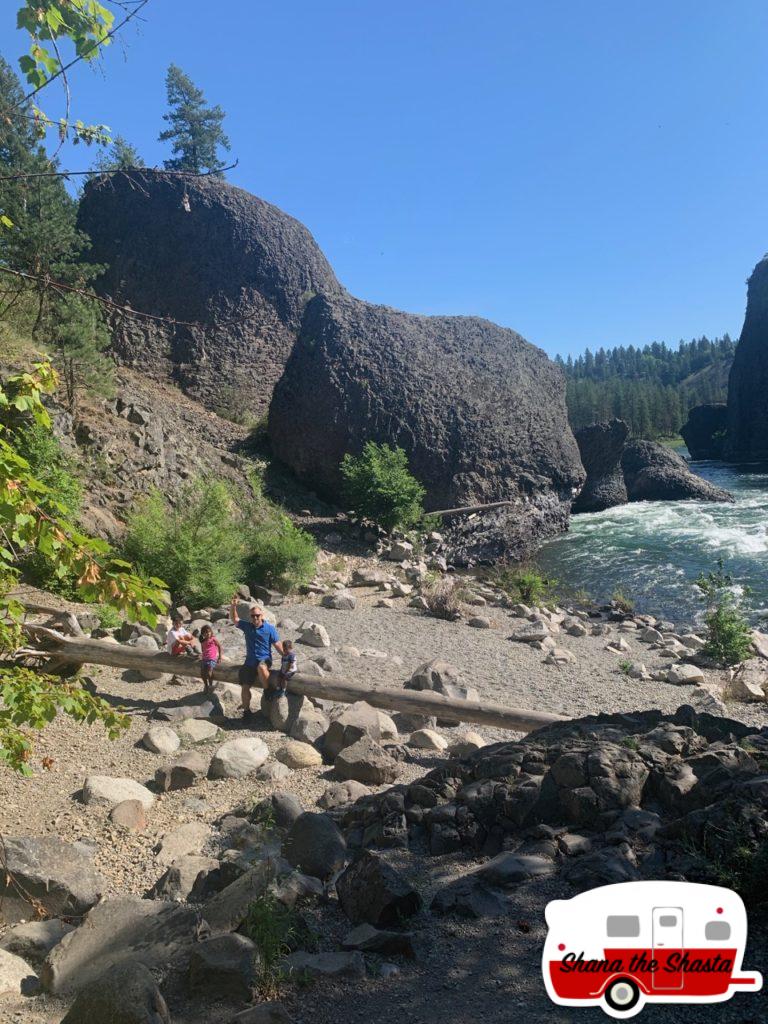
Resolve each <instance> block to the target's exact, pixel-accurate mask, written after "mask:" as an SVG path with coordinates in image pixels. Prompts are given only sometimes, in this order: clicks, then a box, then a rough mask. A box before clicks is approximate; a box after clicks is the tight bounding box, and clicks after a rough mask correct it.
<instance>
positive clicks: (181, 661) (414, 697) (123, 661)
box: [18, 625, 566, 732]
mask: <svg viewBox="0 0 768 1024" xmlns="http://www.w3.org/2000/svg"><path fill="white" fill-rule="evenodd" d="M24 631H25V632H26V634H27V635H28V636H29V637H30V639H32V640H33V641H34V642H35V644H36V647H35V649H29V648H27V649H24V650H23V651H19V652H18V654H19V655H20V656H24V657H27V658H28V657H39V658H56V659H57V660H59V661H61V660H63V661H70V662H76V663H81V664H91V665H107V666H111V667H112V668H133V669H139V670H142V671H149V672H170V673H173V674H174V675H178V676H189V677H191V678H199V676H200V662H199V661H197V660H196V659H192V658H188V657H185V656H180V657H174V656H173V655H171V654H165V653H163V652H159V653H156V654H155V653H152V652H151V651H145V650H142V649H141V648H137V647H127V646H123V645H121V644H111V643H106V642H105V641H103V640H91V639H87V638H86V639H82V640H81V639H70V638H69V637H65V636H62V634H61V633H58V632H56V630H53V629H48V628H46V627H43V626H33V625H27V626H24ZM239 671H240V666H239V665H236V664H232V663H231V662H230V663H226V662H225V663H220V664H219V665H218V666H217V667H216V670H215V672H214V674H213V678H214V680H215V681H219V682H225V683H235V684H237V683H239ZM288 690H289V691H290V692H291V693H297V694H302V695H303V696H305V697H315V698H319V699H320V700H333V701H340V702H341V703H344V704H353V703H354V702H355V701H358V700H364V701H367V702H368V704H371V705H372V706H373V707H375V708H381V709H382V710H383V711H403V712H405V713H406V714H414V715H428V716H429V715H435V716H437V717H438V718H442V719H445V720H447V721H453V722H474V723H476V724H478V725H489V726H493V727H494V728H496V729H512V730H514V731H515V732H532V731H533V730H534V729H540V728H541V727H542V726H545V725H551V724H552V723H553V722H563V721H566V719H565V718H564V717H563V716H562V715H553V714H550V713H549V712H547V711H529V710H527V709H525V708H510V707H505V706H504V705H503V704H491V703H488V702H486V701H473V700H455V699H453V698H450V697H444V696H443V695H442V694H440V693H433V692H432V691H430V690H383V689H378V690H377V689H372V688H371V687H369V686H365V685H363V684H361V683H351V682H349V681H347V680H345V679H339V678H338V677H337V676H331V675H326V676H323V677H322V678H318V677H316V676H306V675H302V674H301V673H300V672H297V673H296V675H295V676H293V677H292V678H291V679H290V680H289V681H288Z"/></svg>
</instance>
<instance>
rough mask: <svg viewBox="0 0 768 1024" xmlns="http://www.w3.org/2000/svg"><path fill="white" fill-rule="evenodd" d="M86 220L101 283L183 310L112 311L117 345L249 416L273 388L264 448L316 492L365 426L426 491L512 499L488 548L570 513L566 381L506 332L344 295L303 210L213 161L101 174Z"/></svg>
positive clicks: (142, 363)
mask: <svg viewBox="0 0 768 1024" xmlns="http://www.w3.org/2000/svg"><path fill="white" fill-rule="evenodd" d="M80 226H81V227H82V228H83V230H85V231H86V232H88V234H89V235H90V236H91V239H92V241H93V251H92V258H93V259H94V260H95V261H97V262H100V263H104V264H106V266H107V269H106V270H105V272H104V274H103V275H102V277H101V278H100V279H99V281H98V287H99V289H100V291H101V292H102V294H105V295H108V296H110V297H111V298H112V299H114V300H115V301H116V302H118V303H120V304H125V305H130V306H131V307H132V308H133V309H135V310H141V311H142V312H145V313H151V314H153V315H155V316H160V317H173V318H176V319H178V320H183V321H185V322H192V323H193V324H194V325H195V326H185V325H178V324H177V325H167V324H165V323H161V322H158V321H153V320H143V321H142V320H136V319H135V318H131V317H125V316H122V315H116V316H115V318H114V321H113V327H114V349H115V352H116V354H117V356H118V358H119V360H120V361H122V362H123V363H126V364H129V365H130V366H131V367H134V368H135V369H137V370H140V371H141V372H142V373H145V374H149V375H150V376H152V377H155V378H159V379H166V380H167V379H170V380H172V381H173V382H174V383H178V384H180V385H181V386H182V387H183V389H184V390H185V391H186V392H188V393H190V394H191V395H192V396H193V397H195V398H197V399H199V400H201V401H203V403H204V404H205V405H207V406H208V408H212V409H214V410H217V411H224V412H225V413H226V408H224V409H223V410H222V406H223V405H225V401H223V399H226V397H227V396H230V395H231V396H233V397H234V398H235V399H236V401H237V404H238V406H239V408H240V409H241V410H242V408H243V406H245V408H246V409H247V410H248V412H249V413H250V414H251V415H252V416H253V417H254V418H255V417H257V416H259V415H260V414H261V413H262V412H263V411H264V410H265V408H266V406H267V403H268V402H269V401H270V398H272V401H271V407H270V423H269V434H270V439H271V442H272V447H273V451H274V453H275V454H276V455H277V457H278V458H279V459H281V460H282V461H283V462H284V463H285V464H286V465H287V466H289V467H290V468H291V469H292V470H293V471H294V472H295V473H296V474H297V476H298V477H299V478H300V479H301V480H303V481H304V482H307V483H309V484H311V486H313V487H315V488H317V489H318V491H320V492H322V493H323V494H325V496H327V497H328V498H330V499H332V500H336V501H338V500H339V499H340V487H339V485H340V477H339V463H340V462H341V459H342V457H343V456H344V454H345V453H346V452H357V451H359V450H360V449H361V448H362V446H363V444H364V443H365V441H366V440H368V439H373V440H376V441H387V442H390V443H393V444H398V445H401V446H402V447H403V448H405V450H406V451H407V453H408V456H409V460H410V464H411V469H412V471H413V472H414V474H415V475H416V476H417V477H418V478H419V479H420V480H421V481H422V482H423V483H424V485H425V487H426V488H427V495H428V504H429V506H430V507H431V508H445V507H451V506H457V505H463V504H475V503H485V502H493V501H498V500H500V499H505V500H506V499H510V500H512V501H514V502H515V505H514V508H512V509H511V511H509V512H507V513H506V514H503V515H497V516H495V517H494V518H493V520H492V521H491V520H489V521H488V523H486V524H485V527H487V529H486V530H485V536H484V539H483V541H482V548H483V551H484V552H485V553H486V554H487V553H488V552H490V551H493V552H494V556H495V557H498V556H501V555H503V554H515V555H516V554H524V553H526V552H527V550H529V549H530V547H531V546H532V545H533V544H534V543H537V542H538V541H540V540H543V539H546V538H547V537H549V536H552V535H553V534H555V533H558V532H560V531H561V530H563V529H565V528H566V526H567V521H568V514H569V510H570V502H571V499H572V497H573V493H574V491H575V490H576V489H578V488H579V487H580V485H581V483H582V481H583V478H584V473H583V469H582V466H581V463H580V461H579V453H578V449H577V447H576V443H575V441H574V439H573V435H572V434H571V431H570V429H569V427H568V422H567V417H566V409H565V382H564V379H563V376H562V374H561V372H560V370H559V369H558V368H557V367H555V365H554V364H553V363H551V362H550V360H549V359H548V358H547V357H546V355H545V354H544V353H543V352H541V351H540V350H539V349H537V348H534V346H532V345H530V344H528V342H526V341H525V340H524V339H523V338H521V337H520V335H518V334H515V332H514V331H511V330H507V329H505V328H501V327H498V326H496V325H495V324H492V323H489V322H488V321H485V320H481V319H478V318H475V317H425V316H416V315H412V314H409V313H402V312H399V311H396V310H393V309H388V308H386V307H383V306H373V305H370V304H367V303H365V302H361V301H359V300H357V299H354V298H352V297H350V296H349V295H348V294H347V293H346V292H345V291H344V289H343V288H342V287H341V286H340V285H339V283H338V281H337V280H336V278H335V276H334V274H333V271H332V270H331V267H330V266H329V264H328V263H327V261H326V260H325V257H324V256H323V254H322V253H321V252H320V250H319V249H318V247H317V245H316V244H315V243H314V241H313V239H312V237H311V236H310V234H309V233H308V232H307V230H306V229H305V228H304V227H302V225H300V224H299V223H298V222H297V221H295V220H293V219H292V218H291V217H288V216H286V215H285V214H284V213H282V212H281V211H280V210H277V209H276V208H275V207H273V206H270V205H269V204H268V203H265V202H263V201H262V200H260V199H257V198H255V197H254V196H251V195H249V194H248V193H246V192H243V191H242V190H240V189H237V188H233V187H232V186H231V185H228V184H227V183H225V182H222V181H217V180H215V179H212V178H202V179H190V180H189V181H186V182H185V181H181V180H179V179H178V178H174V177H172V176H170V175H168V174H165V173H163V172H158V171H144V170H141V171H137V170H131V171H129V172H120V173H117V174H113V175H110V176H105V177H101V178H98V179H96V180H95V181H93V182H91V183H90V184H89V185H88V186H87V188H86V192H85V196H84V198H83V201H82V204H81V210H80ZM471 532H472V531H470V533H471ZM500 538H502V539H500ZM461 546H462V551H463V555H462V557H464V555H466V556H467V557H468V558H469V559H470V560H471V553H470V552H471V549H472V546H473V542H472V540H471V538H468V537H467V536H465V535H464V534H462V540H461Z"/></svg>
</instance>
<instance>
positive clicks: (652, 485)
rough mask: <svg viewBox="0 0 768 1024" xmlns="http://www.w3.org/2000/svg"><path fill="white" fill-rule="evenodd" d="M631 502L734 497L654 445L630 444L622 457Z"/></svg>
mask: <svg viewBox="0 0 768 1024" xmlns="http://www.w3.org/2000/svg"><path fill="white" fill-rule="evenodd" d="M621 467H622V470H623V471H624V482H625V483H626V485H627V496H628V498H629V500H630V501H686V500H689V499H696V500H697V501H733V495H732V494H730V493H729V492H728V491H725V490H723V489H722V488H721V487H715V485H714V484H710V483H708V482H707V481H706V480H703V479H702V478H701V477H700V476H697V475H696V474H695V473H692V472H691V470H690V469H689V467H688V463H687V462H686V461H685V459H684V458H683V457H682V456H681V455H678V454H677V452H674V451H672V449H671V448H666V447H665V446H664V445H663V444H658V443H657V442H656V441H630V443H629V444H628V445H627V446H626V447H625V449H624V454H623V455H622V457H621Z"/></svg>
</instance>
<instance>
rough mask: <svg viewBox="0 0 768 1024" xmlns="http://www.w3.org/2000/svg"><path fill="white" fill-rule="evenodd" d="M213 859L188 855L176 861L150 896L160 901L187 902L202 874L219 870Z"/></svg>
mask: <svg viewBox="0 0 768 1024" xmlns="http://www.w3.org/2000/svg"><path fill="white" fill-rule="evenodd" d="M218 866H219V862H218V861H217V860H214V859H213V857H198V856H194V855H192V854H188V855H186V856H184V857H179V858H178V860H175V861H174V862H173V863H172V864H171V865H170V866H169V867H168V868H167V869H166V871H165V872H164V873H163V874H162V875H161V876H160V878H158V880H157V881H156V882H155V884H154V885H153V886H152V889H151V891H150V896H151V897H152V898H153V899H159V900H185V899H187V897H188V896H189V895H190V893H191V892H192V890H193V889H194V887H195V882H196V881H197V879H198V877H199V876H200V874H201V873H203V874H206V873H207V872H209V871H214V870H216V868H218Z"/></svg>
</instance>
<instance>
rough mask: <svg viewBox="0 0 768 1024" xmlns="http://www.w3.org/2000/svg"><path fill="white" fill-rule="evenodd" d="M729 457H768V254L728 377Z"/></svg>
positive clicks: (753, 284)
mask: <svg viewBox="0 0 768 1024" xmlns="http://www.w3.org/2000/svg"><path fill="white" fill-rule="evenodd" d="M725 456H726V458H728V459H740V460H749V461H763V460H766V459H768V256H764V257H763V259H762V260H760V262H759V263H758V264H757V266H756V267H755V269H754V270H753V271H752V276H751V277H750V279H749V282H748V284H747V312H746V316H745V318H744V326H743V328H742V331H741V337H740V338H739V343H738V345H737V346H736V353H735V355H734V358H733V366H732V367H731V374H730V377H729V379H728V433H727V440H726V443H725Z"/></svg>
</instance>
